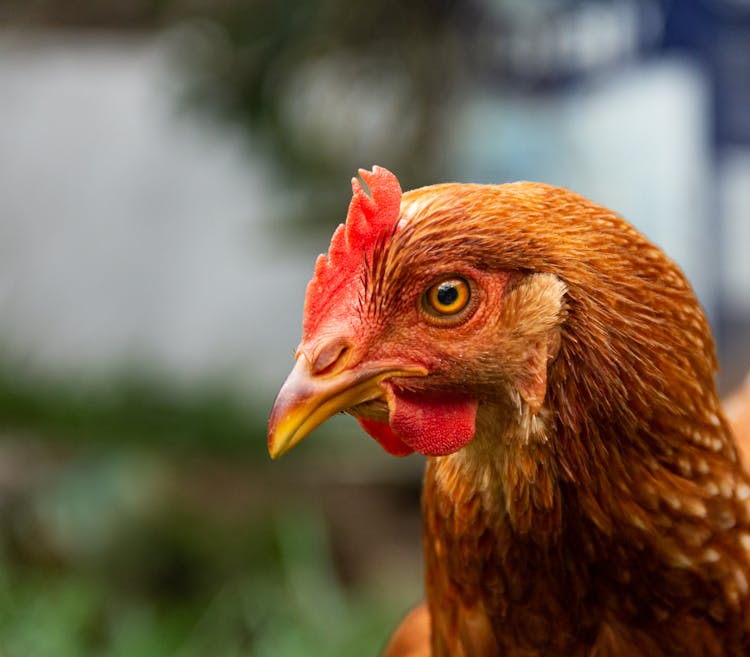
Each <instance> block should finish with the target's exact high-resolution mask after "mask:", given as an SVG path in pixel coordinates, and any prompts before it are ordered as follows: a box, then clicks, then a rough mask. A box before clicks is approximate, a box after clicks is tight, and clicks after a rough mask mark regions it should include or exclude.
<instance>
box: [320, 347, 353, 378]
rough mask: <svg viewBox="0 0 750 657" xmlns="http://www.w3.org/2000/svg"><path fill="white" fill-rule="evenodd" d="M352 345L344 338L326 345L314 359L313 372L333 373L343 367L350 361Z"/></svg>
mask: <svg viewBox="0 0 750 657" xmlns="http://www.w3.org/2000/svg"><path fill="white" fill-rule="evenodd" d="M350 351H351V345H350V344H349V342H348V341H346V340H343V339H338V340H335V341H334V342H330V343H328V344H327V345H325V346H324V347H323V348H322V349H321V350H320V351H319V352H318V355H317V356H316V357H315V359H314V360H313V364H312V368H311V369H312V372H313V374H331V373H333V372H337V371H339V370H341V369H343V368H344V367H345V366H346V364H347V362H348V361H349V354H350Z"/></svg>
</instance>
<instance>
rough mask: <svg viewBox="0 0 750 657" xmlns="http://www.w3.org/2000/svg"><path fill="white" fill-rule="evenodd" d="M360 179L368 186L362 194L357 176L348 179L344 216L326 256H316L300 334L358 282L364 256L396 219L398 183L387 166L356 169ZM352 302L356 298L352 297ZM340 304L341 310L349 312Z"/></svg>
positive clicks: (316, 322)
mask: <svg viewBox="0 0 750 657" xmlns="http://www.w3.org/2000/svg"><path fill="white" fill-rule="evenodd" d="M359 175H360V176H361V178H362V180H364V181H365V183H367V186H368V187H369V188H370V194H371V196H368V195H367V194H366V193H365V190H364V189H363V188H362V184H361V183H360V182H359V180H358V179H357V178H352V193H353V195H352V200H351V203H350V204H349V212H348V213H347V215H346V224H341V225H339V227H338V228H337V229H336V231H335V232H334V234H333V237H332V238H331V246H330V247H329V248H328V257H326V256H325V255H320V256H318V260H317V262H316V263H315V273H314V274H313V278H312V280H311V281H310V283H309V284H308V286H307V296H306V298H305V317H304V320H303V331H304V335H305V336H307V335H309V334H310V333H311V332H314V331H315V328H316V326H317V325H318V323H319V321H320V319H321V318H322V317H324V316H327V315H328V313H327V311H328V309H329V307H330V305H331V303H332V302H333V301H341V299H342V296H343V295H346V294H347V292H352V291H354V289H355V286H357V285H359V283H360V281H359V276H358V273H359V271H360V270H361V268H362V265H363V263H364V258H365V257H369V256H370V255H372V252H373V250H374V248H375V245H376V244H377V242H378V240H379V239H380V238H381V236H383V235H384V234H390V233H391V232H392V231H393V229H394V227H395V225H396V222H397V221H398V215H399V207H400V206H401V186H400V185H399V183H398V179H397V178H396V176H395V175H393V174H392V173H391V172H390V171H388V170H387V169H383V168H382V167H378V166H375V167H373V168H372V171H366V170H365V169H360V170H359ZM352 303H356V298H355V299H352ZM351 309H352V308H351V306H350V305H349V304H343V306H342V312H347V313H348V312H351Z"/></svg>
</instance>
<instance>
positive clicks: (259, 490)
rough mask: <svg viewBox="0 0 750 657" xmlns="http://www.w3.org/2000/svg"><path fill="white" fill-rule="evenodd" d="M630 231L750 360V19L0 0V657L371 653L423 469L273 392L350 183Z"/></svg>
mask: <svg viewBox="0 0 750 657" xmlns="http://www.w3.org/2000/svg"><path fill="white" fill-rule="evenodd" d="M372 164H380V165H383V166H386V167H388V168H390V169H392V170H393V171H394V172H396V173H397V175H398V176H399V178H400V179H401V181H402V184H403V186H404V188H406V189H408V188H411V187H415V186H420V185H424V184H430V183H434V182H440V181H445V180H461V181H476V182H503V181H510V180H516V179H534V180H545V181H548V182H552V183H557V184H562V185H566V186H569V187H572V188H574V189H576V190H577V191H579V192H582V193H584V194H586V195H588V196H590V197H591V198H593V199H595V200H597V201H600V202H601V203H603V204H605V205H608V206H610V207H612V208H614V209H616V210H618V211H619V212H620V213H622V214H623V215H625V216H626V217H627V218H629V219H630V220H631V221H633V222H634V223H635V224H636V225H637V226H638V227H639V228H640V229H641V230H643V231H644V232H645V233H646V234H648V235H649V236H650V237H651V238H652V239H653V240H655V241H656V242H658V243H659V244H660V245H662V246H663V247H664V248H665V249H666V250H667V251H668V252H669V253H670V254H671V255H672V256H673V257H674V258H675V259H676V260H677V261H678V262H679V263H680V264H681V266H682V267H683V268H684V269H685V271H686V272H687V273H688V275H689V277H690V278H691V280H692V282H693V284H694V286H695V289H696V291H697V292H698V294H699V296H700V298H701V301H702V302H703V304H704V306H705V307H706V309H707V311H708V312H709V315H710V317H711V321H712V325H713V327H714V331H715V334H716V337H717V341H718V347H719V354H720V360H721V362H722V366H723V369H722V373H721V376H720V386H721V388H722V390H723V391H724V392H728V391H729V390H730V389H731V388H732V387H734V386H736V385H737V384H739V382H740V381H741V380H742V378H743V376H744V375H745V373H746V372H747V371H748V370H749V369H750V255H749V253H750V3H748V1H747V0H611V1H597V0H584V1H580V0H467V1H464V2H455V1H449V0H418V1H417V2H397V1H396V0H368V2H363V3H355V2H350V1H348V0H327V1H319V2H315V1H313V0H212V1H210V2H209V1H205V0H136V1H133V2H130V3H122V2H118V1H116V0H80V1H78V2H59V1H58V2H55V1H54V0H34V1H33V2H29V1H28V0H3V2H2V3H0V655H2V656H3V657H5V656H8V657H51V656H54V657H65V656H66V655H70V656H71V657H72V656H75V657H85V656H88V655H91V656H93V655H96V656H109V655H111V656H115V655H123V656H125V655H127V656H128V657H130V656H132V655H139V656H140V657H149V656H155V657H156V656H159V657H161V656H179V657H192V656H198V655H201V656H203V655H211V656H216V655H219V656H222V657H223V656H227V657H230V656H234V655H242V656H253V657H254V656H258V657H261V656H263V657H265V656H271V655H273V656H283V657H297V656H300V657H302V656H305V657H307V656H310V657H315V656H317V655H321V656H322V655H325V656H337V655H342V656H343V655H347V656H348V655H365V656H366V655H376V654H377V653H378V651H379V650H380V649H381V648H382V646H383V643H384V641H385V638H386V636H387V634H388V632H389V630H390V629H391V628H392V627H393V626H394V625H395V624H396V622H397V619H398V618H399V616H400V615H401V614H402V613H403V612H404V611H405V610H406V609H407V608H408V606H409V605H410V604H412V603H413V602H414V601H416V600H417V599H418V598H419V596H420V595H421V580H422V572H421V560H420V549H421V546H420V533H421V530H420V525H419V511H418V501H419V487H420V473H421V469H422V462H421V460H420V458H419V457H409V458H407V459H403V460H398V459H392V458H389V457H387V456H386V455H385V454H383V453H382V452H381V451H380V448H379V447H378V446H377V445H376V444H375V442H374V441H372V440H370V439H368V438H367V437H365V436H364V434H362V432H361V431H359V430H358V428H357V427H356V424H355V423H354V422H353V421H352V420H351V419H350V418H344V417H341V418H336V419H335V420H334V421H332V422H331V423H329V424H328V425H326V426H325V427H324V428H321V429H320V430H318V431H317V432H316V435H315V436H313V437H312V438H311V439H309V440H307V441H306V442H305V443H303V444H302V445H301V446H300V447H299V448H298V449H296V450H295V451H294V452H292V453H291V454H290V455H289V456H287V457H285V458H284V459H282V460H281V461H279V462H277V463H273V464H271V462H270V461H269V459H268V457H267V455H266V450H265V422H266V418H267V414H268V411H269V408H270V405H271V402H272V399H273V395H274V393H275V391H276V389H277V388H278V386H279V385H280V383H281V382H282V380H283V379H284V376H285V374H286V372H287V371H288V370H289V368H290V367H291V365H292V354H293V349H294V347H295V345H296V344H297V342H298V340H299V336H300V324H301V309H302V300H303V294H304V287H305V284H306V282H307V280H308V278H309V276H310V273H311V270H312V263H313V260H314V257H315V256H316V255H317V254H318V253H319V252H321V251H324V250H325V248H326V246H327V242H328V238H329V236H330V233H331V232H332V229H333V228H334V226H335V225H336V224H337V223H339V221H341V220H342V219H343V217H344V215H345V213H346V207H347V204H348V201H349V197H350V187H349V179H350V177H351V176H352V175H353V173H354V172H355V171H356V169H357V168H358V167H368V168H369V167H370V166H371V165H372Z"/></svg>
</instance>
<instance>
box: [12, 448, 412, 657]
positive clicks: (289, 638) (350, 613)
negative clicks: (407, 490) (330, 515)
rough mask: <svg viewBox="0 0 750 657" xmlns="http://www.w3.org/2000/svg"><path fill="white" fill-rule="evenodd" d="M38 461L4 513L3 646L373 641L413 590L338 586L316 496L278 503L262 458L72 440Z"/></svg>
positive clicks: (24, 656)
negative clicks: (201, 457)
mask: <svg viewBox="0 0 750 657" xmlns="http://www.w3.org/2000/svg"><path fill="white" fill-rule="evenodd" d="M4 449H5V451H4V460H5V463H11V464H12V463H14V462H15V461H14V459H16V460H17V459H18V455H19V454H21V455H22V456H23V455H24V454H25V453H26V450H27V449H28V445H25V444H18V445H9V444H6V445H5V446H4ZM14 451H15V452H17V453H16V454H14ZM43 470H44V471H43V473H38V475H37V476H32V477H31V479H30V480H28V481H26V482H25V483H23V484H22V485H20V486H19V487H18V489H17V490H16V491H15V495H14V496H13V497H14V498H15V499H14V502H13V504H11V505H6V507H5V508H4V509H3V511H2V513H1V514H0V521H2V523H3V532H2V535H1V536H2V544H1V545H2V551H1V552H0V554H1V555H2V557H0V655H3V656H4V657H5V656H7V657H48V656H49V655H55V656H56V657H58V656H60V657H65V656H66V655H71V656H75V657H86V656H87V655H91V656H92V657H93V656H94V655H96V656H97V657H99V656H112V657H115V656H118V657H119V656H123V657H124V656H126V655H127V656H129V655H139V656H140V657H151V656H153V657H164V656H169V655H175V656H179V657H199V656H204V655H205V656H207V657H208V656H211V657H214V656H217V655H219V656H226V657H232V656H234V655H237V656H240V655H242V656H243V657H248V656H251V657H252V656H258V657H266V656H268V657H271V656H272V655H274V656H275V655H285V657H296V656H298V655H299V656H300V657H302V656H304V657H317V656H318V655H320V656H321V657H323V656H324V655H325V656H326V657H331V656H333V657H335V656H336V655H341V656H342V657H343V656H345V655H351V654H357V655H376V654H378V651H379V650H380V648H382V645H383V642H384V640H385V638H386V636H387V632H388V628H389V627H392V626H393V625H394V624H395V622H396V620H397V616H398V615H399V613H400V611H402V610H403V609H405V608H406V605H407V604H409V602H410V601H411V600H409V598H411V599H412V600H413V598H414V595H415V593H414V591H413V590H412V591H406V590H405V588H404V586H403V584H401V585H396V586H395V588H394V589H393V590H392V591H391V592H390V593H388V594H386V593H385V592H384V591H373V590H364V589H361V588H358V587H355V588H348V587H345V586H344V585H343V584H342V582H341V579H340V576H339V574H338V573H337V568H336V565H335V562H334V561H333V558H332V549H331V546H330V545H329V533H328V528H327V526H326V522H325V521H324V519H323V516H322V515H321V513H320V510H319V507H318V504H317V500H314V499H313V500H310V502H309V503H308V504H305V505H302V506H300V504H299V502H294V503H286V502H282V503H279V502H278V501H277V502H276V503H272V502H271V500H272V499H274V494H273V489H269V488H268V487H266V486H263V485H258V482H257V481H256V482H254V483H253V481H252V480H253V478H257V477H259V476H262V475H261V473H260V472H259V471H258V470H257V469H255V470H253V469H250V468H247V467H246V466H239V467H238V466H237V464H236V463H234V462H232V461H216V460H213V461H210V462H208V463H204V464H200V463H199V462H196V460H195V459H194V458H192V459H187V460H185V459H182V460H180V459H177V460H175V459H173V458H172V459H166V458H165V457H164V454H159V453H156V452H150V451H143V450H133V449H132V448H129V449H120V450H112V449H108V450H93V449H90V448H78V449H76V450H75V451H74V453H72V454H67V455H66V456H65V458H63V459H54V460H52V461H50V462H48V463H47V464H46V466H45V468H44V469H43ZM207 470H208V471H210V475H209V476H206V471H207ZM245 476H247V477H248V478H249V482H250V483H248V484H246V485H245V486H246V487H245V488H244V489H243V490H240V488H243V485H244V484H242V482H243V481H244V477H245ZM217 477H218V479H217ZM233 482H234V483H233ZM221 486H225V487H226V489H225V490H217V489H220V488H221ZM247 487H249V488H247ZM232 490H234V491H235V495H234V497H235V502H234V506H233V500H232V499H231V496H230V497H229V498H228V497H227V493H228V492H230V491H232ZM259 497H260V499H258V498H259ZM236 499H239V500H240V502H239V503H237V502H236ZM413 584H414V583H412V587H413Z"/></svg>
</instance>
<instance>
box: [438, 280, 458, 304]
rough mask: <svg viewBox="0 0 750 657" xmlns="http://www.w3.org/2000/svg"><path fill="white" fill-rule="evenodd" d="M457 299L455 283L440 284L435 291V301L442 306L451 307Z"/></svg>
mask: <svg viewBox="0 0 750 657" xmlns="http://www.w3.org/2000/svg"><path fill="white" fill-rule="evenodd" d="M456 299H458V289H457V288H456V284H455V283H442V284H441V285H440V287H439V288H438V291H437V300H438V301H439V302H440V304H441V305H443V306H450V305H453V304H454V303H455V301H456Z"/></svg>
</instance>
